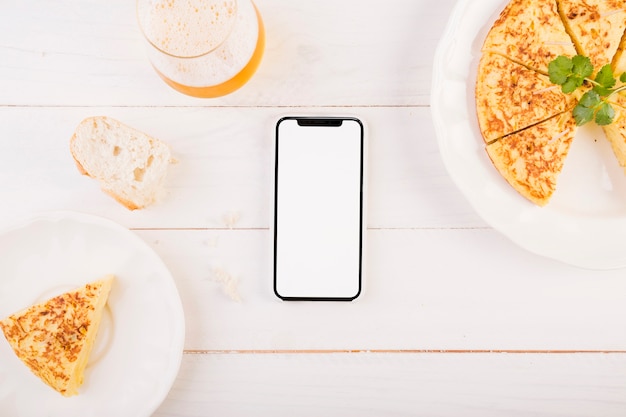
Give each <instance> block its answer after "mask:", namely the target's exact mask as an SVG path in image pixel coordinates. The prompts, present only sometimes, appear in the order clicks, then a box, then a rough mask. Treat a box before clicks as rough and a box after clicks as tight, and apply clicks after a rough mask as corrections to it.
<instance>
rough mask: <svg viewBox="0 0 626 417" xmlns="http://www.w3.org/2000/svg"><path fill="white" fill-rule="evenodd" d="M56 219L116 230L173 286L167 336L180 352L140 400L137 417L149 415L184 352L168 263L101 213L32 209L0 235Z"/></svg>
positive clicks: (180, 310) (178, 300) (177, 369)
mask: <svg viewBox="0 0 626 417" xmlns="http://www.w3.org/2000/svg"><path fill="white" fill-rule="evenodd" d="M59 221H73V222H75V223H83V224H88V225H90V226H92V227H94V226H95V227H101V228H106V229H109V230H111V231H114V232H115V233H116V234H119V235H120V236H121V237H122V238H123V239H125V240H127V241H128V242H129V243H131V244H132V245H133V246H135V247H137V248H140V249H141V250H142V251H144V252H145V253H146V254H149V255H150V256H151V257H152V258H153V259H152V261H155V262H158V266H157V267H158V269H159V270H161V271H163V272H165V275H164V276H163V277H164V278H165V279H166V280H167V284H168V285H169V286H170V287H171V289H172V290H173V294H172V298H171V300H169V301H170V306H171V307H172V308H173V309H175V310H176V314H175V318H176V321H177V324H176V325H175V326H174V328H175V331H174V332H173V333H172V335H171V338H170V340H172V341H173V342H172V345H173V346H174V347H173V348H172V349H171V350H172V352H179V353H177V354H176V355H172V356H171V357H170V358H169V359H170V362H169V364H168V366H167V368H169V369H170V371H171V380H170V381H166V383H165V384H161V385H162V389H161V392H159V391H156V392H155V395H152V396H151V397H150V398H149V399H147V401H143V403H144V404H146V408H145V410H144V411H143V413H142V414H139V415H138V417H149V416H151V415H153V414H154V413H155V412H156V410H157V409H158V408H159V407H160V406H161V405H162V404H163V402H164V401H165V399H166V398H167V396H168V394H169V392H170V391H171V389H172V387H173V385H174V383H175V381H176V379H177V376H178V374H179V373H180V368H181V366H182V360H183V356H184V343H185V335H186V325H185V312H184V308H183V305H182V300H181V298H180V293H179V291H178V287H177V285H176V281H175V280H174V277H173V275H172V273H171V271H170V269H169V268H168V267H167V265H166V264H165V262H164V261H163V260H162V258H161V257H160V256H159V254H157V253H156V251H155V250H154V249H152V248H151V247H150V246H149V245H148V244H147V243H146V242H145V241H144V240H143V239H141V238H140V237H139V236H138V235H137V234H136V233H134V232H133V231H132V230H131V229H129V228H126V227H124V226H123V225H121V224H120V223H117V222H116V221H114V220H112V219H109V218H106V217H103V216H99V215H94V214H88V213H84V212H79V211H73V210H50V211H37V212H34V213H28V214H23V215H20V216H17V217H14V218H13V219H11V220H9V221H4V222H2V224H1V225H0V236H4V235H6V234H8V233H11V232H15V231H19V230H20V229H26V228H28V227H29V226H32V225H34V224H36V223H38V222H59ZM173 311H174V310H173ZM173 317H174V316H173ZM161 381H163V380H161ZM159 394H160V395H159Z"/></svg>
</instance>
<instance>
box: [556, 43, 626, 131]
mask: <svg viewBox="0 0 626 417" xmlns="http://www.w3.org/2000/svg"><path fill="white" fill-rule="evenodd" d="M548 75H549V76H550V81H551V82H552V83H554V84H558V85H560V86H561V91H563V92H564V93H566V94H571V93H573V92H574V91H576V90H577V89H579V88H580V87H583V86H592V88H591V89H590V90H588V91H586V92H585V93H584V94H583V95H582V97H581V98H580V100H579V101H578V104H577V105H576V107H574V111H573V115H574V120H576V124H577V125H578V126H581V125H584V124H585V123H588V122H590V121H592V120H594V121H595V122H596V123H597V124H598V125H600V126H605V125H608V124H611V123H613V119H614V118H615V110H614V109H613V106H612V105H611V103H610V102H609V98H610V97H611V96H612V95H613V94H616V93H619V92H620V91H624V90H626V85H624V84H623V83H626V72H625V73H623V74H622V75H620V77H619V80H620V81H621V83H622V85H620V86H618V87H615V85H616V84H617V80H616V78H615V75H614V74H613V69H612V68H611V65H610V64H607V65H605V66H603V67H602V68H601V69H600V71H598V73H597V74H596V76H595V78H593V79H592V78H590V77H591V76H592V75H593V65H592V64H591V60H590V59H589V58H588V57H586V56H583V55H576V56H575V57H573V58H569V57H566V56H564V55H561V56H559V57H557V58H555V59H554V60H552V61H551V62H550V64H549V65H548Z"/></svg>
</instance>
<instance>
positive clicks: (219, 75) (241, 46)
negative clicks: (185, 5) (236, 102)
mask: <svg viewBox="0 0 626 417" xmlns="http://www.w3.org/2000/svg"><path fill="white" fill-rule="evenodd" d="M191 1H193V0H191ZM226 3H232V1H231V2H228V1H227V2H224V3H222V4H226ZM236 7H237V9H236V10H237V12H236V13H234V14H233V22H232V28H231V29H230V30H229V33H228V34H227V38H226V40H224V41H223V42H221V43H220V44H219V45H218V46H217V48H215V49H214V50H213V51H212V52H211V53H208V54H205V55H202V56H198V57H195V58H177V57H175V56H171V55H166V54H163V53H162V52H159V51H158V50H156V49H154V48H151V49H150V48H149V49H148V51H149V59H150V61H151V62H152V65H154V66H155V68H156V69H157V70H158V71H159V72H160V73H161V74H162V75H164V76H165V77H167V78H169V79H170V80H172V81H175V82H177V83H180V84H183V85H186V86H189V87H207V86H212V85H218V84H221V83H223V82H226V81H228V80H229V79H231V78H233V77H234V76H235V75H237V74H238V73H239V71H241V70H242V69H243V68H244V67H245V66H246V64H247V63H248V61H249V60H250V58H251V57H252V55H253V54H254V51H255V48H256V46H257V40H258V36H259V21H258V17H257V13H256V9H255V7H254V5H253V4H252V2H251V1H250V0H238V1H236ZM193 37H194V38H196V37H197V34H194V35H193ZM152 43H153V44H154V42H152Z"/></svg>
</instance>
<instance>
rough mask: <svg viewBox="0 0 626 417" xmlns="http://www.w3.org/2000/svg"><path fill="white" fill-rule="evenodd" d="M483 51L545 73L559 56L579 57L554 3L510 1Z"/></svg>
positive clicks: (548, 0)
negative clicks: (551, 62)
mask: <svg viewBox="0 0 626 417" xmlns="http://www.w3.org/2000/svg"><path fill="white" fill-rule="evenodd" d="M482 51H483V52H492V53H497V54H500V55H503V56H506V57H508V58H510V59H511V60H513V61H515V62H518V63H520V64H522V65H525V66H527V67H528V68H531V69H534V70H536V71H539V72H541V73H543V74H547V73H548V64H549V63H550V61H552V60H553V59H555V58H556V57H558V56H559V55H566V56H574V55H576V49H575V48H574V44H573V43H572V39H571V38H570V36H569V34H568V33H567V31H566V30H565V26H564V25H563V21H562V20H561V17H560V16H559V12H558V9H557V5H556V1H555V0H533V1H529V0H512V1H510V2H509V3H508V5H507V6H506V7H505V8H504V10H502V12H501V13H500V16H499V18H498V19H497V20H496V22H495V23H494V24H493V26H492V27H491V29H490V30H489V33H488V34H487V37H486V39H485V42H484V43H483V47H482Z"/></svg>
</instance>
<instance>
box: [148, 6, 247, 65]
mask: <svg viewBox="0 0 626 417" xmlns="http://www.w3.org/2000/svg"><path fill="white" fill-rule="evenodd" d="M137 16H138V18H139V23H140V25H141V28H142V30H143V32H144V35H145V36H146V38H147V39H148V41H149V42H150V43H152V44H153V45H154V46H156V47H157V48H159V49H160V50H161V51H163V52H166V53H168V54H171V55H175V56H179V57H194V56H199V55H203V54H206V53H207V52H210V51H212V50H213V49H215V48H217V47H218V46H219V45H220V44H221V43H222V42H223V41H224V40H225V39H226V38H227V37H228V35H229V34H230V32H231V30H232V28H233V26H234V24H235V20H236V17H237V1H236V0H214V1H208V0H141V1H139V2H138V4H137Z"/></svg>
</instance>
